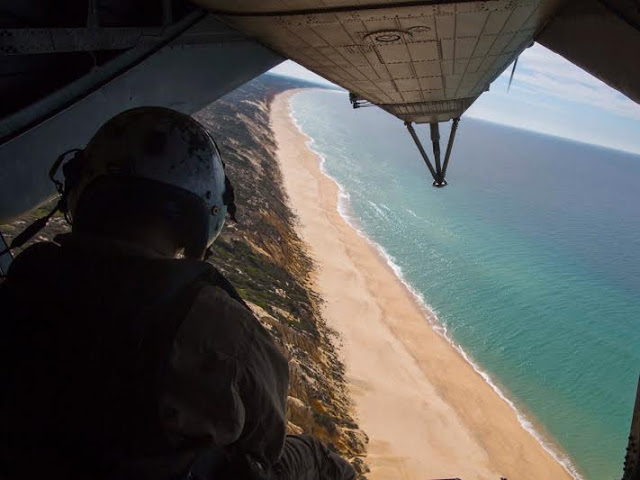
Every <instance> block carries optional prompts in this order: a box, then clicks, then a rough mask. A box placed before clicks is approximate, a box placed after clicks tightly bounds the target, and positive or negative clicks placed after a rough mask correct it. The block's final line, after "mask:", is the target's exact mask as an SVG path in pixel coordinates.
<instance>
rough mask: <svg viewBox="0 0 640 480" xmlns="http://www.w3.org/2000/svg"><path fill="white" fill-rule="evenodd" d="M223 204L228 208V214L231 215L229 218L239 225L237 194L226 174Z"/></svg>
mask: <svg viewBox="0 0 640 480" xmlns="http://www.w3.org/2000/svg"><path fill="white" fill-rule="evenodd" d="M222 203H224V204H225V206H226V207H227V213H228V214H229V218H230V219H231V220H232V221H233V222H234V223H238V219H237V218H236V212H237V211H238V208H237V207H236V194H235V191H234V189H233V185H232V184H231V180H229V177H227V175H226V174H225V176H224V193H223V194H222Z"/></svg>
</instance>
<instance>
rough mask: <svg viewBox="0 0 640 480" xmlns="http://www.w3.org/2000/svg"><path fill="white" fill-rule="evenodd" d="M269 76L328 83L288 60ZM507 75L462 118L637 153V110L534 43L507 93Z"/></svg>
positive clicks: (639, 147) (639, 145) (639, 146)
mask: <svg viewBox="0 0 640 480" xmlns="http://www.w3.org/2000/svg"><path fill="white" fill-rule="evenodd" d="M271 71H272V72H274V73H279V74H281V75H287V76H291V77H296V78H302V79H305V80H313V81H317V82H320V83H329V82H327V81H326V80H324V79H323V78H322V77H319V76H318V75H316V74H314V73H312V72H310V71H308V70H306V69H304V68H303V67H301V66H300V65H297V64H295V63H294V62H292V61H286V62H284V63H282V64H280V65H278V66H277V67H275V68H274V69H273V70H271ZM510 74H511V66H510V67H509V68H508V69H507V70H506V71H505V72H504V73H503V74H502V75H501V76H500V77H498V79H497V80H496V81H495V82H493V84H491V88H490V90H489V91H488V92H485V93H484V94H483V95H482V96H481V97H480V98H479V99H478V100H477V101H476V102H475V103H474V104H473V105H472V106H471V108H470V109H469V110H467V112H466V113H465V115H464V116H468V117H473V118H479V119H482V120H488V121H491V122H496V123H501V124H505V125H510V126H513V127H518V128H523V129H527V130H533V131H536V132H541V133H546V134H550V135H555V136H558V137H563V138H568V139H571V140H577V141H580V142H585V143H591V144H596V145H602V146H605V147H610V148H614V149H617V150H624V151H628V152H632V153H637V154H640V105H638V104H636V103H634V102H632V101H631V100H629V99H628V98H626V97H625V96H624V95H622V94H621V93H618V92H617V91H616V90H614V89H612V88H610V87H609V86H607V85H606V84H604V83H603V82H601V81H600V80H598V79H597V78H595V77H593V76H591V75H590V74H588V73H586V72H585V71H584V70H582V69H580V68H579V67H577V66H575V65H573V64H572V63H570V62H569V61H567V60H565V59H564V58H562V57H561V56H559V55H557V54H555V53H553V52H552V51H550V50H548V49H546V48H545V47H543V46H542V45H539V44H535V45H534V46H533V47H531V48H529V49H527V50H525V51H524V52H523V53H522V55H520V59H519V60H518V65H517V69H516V73H515V75H514V78H513V83H512V85H511V90H510V91H509V92H507V85H508V83H509V76H510ZM464 116H463V119H464Z"/></svg>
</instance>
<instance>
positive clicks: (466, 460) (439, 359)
mask: <svg viewBox="0 0 640 480" xmlns="http://www.w3.org/2000/svg"><path fill="white" fill-rule="evenodd" d="M293 93H295V92H292V91H289V92H285V93H283V94H280V95H279V96H278V97H276V99H275V100H274V102H273V104H272V106H271V109H272V110H271V127H272V129H273V131H274V134H275V138H276V141H277V143H278V159H279V163H280V168H281V170H282V174H283V181H284V186H285V190H286V192H287V194H288V196H289V204H290V206H291V208H292V210H293V211H294V212H295V213H296V214H297V215H298V217H299V220H300V224H299V227H298V229H299V233H300V234H301V237H302V238H303V239H304V241H305V242H306V243H307V245H308V248H309V253H310V255H311V256H312V258H313V259H314V260H315V262H316V264H317V269H316V274H315V282H316V289H317V291H318V293H319V294H320V296H321V297H322V298H323V299H324V301H325V304H324V309H323V313H324V317H325V319H326V321H327V323H328V324H329V326H330V327H332V328H333V329H335V330H336V331H337V332H338V334H339V335H340V339H341V340H340V341H341V348H340V352H341V356H342V359H343V361H344V363H345V366H346V375H347V381H348V383H349V386H350V389H351V396H352V399H353V402H354V409H355V416H356V418H357V419H358V422H359V425H360V427H361V428H362V429H363V430H364V431H365V432H366V433H367V435H369V438H370V443H369V447H368V456H367V459H366V461H367V463H368V464H369V466H370V467H371V473H370V474H369V478H370V479H371V480H379V479H394V480H395V479H420V480H426V479H436V478H454V477H459V478H461V479H463V480H472V479H483V480H484V479H487V480H490V479H495V480H499V479H500V478H501V477H506V478H508V479H509V480H555V479H570V478H572V477H571V476H570V475H569V474H568V473H567V472H566V470H565V469H564V468H563V467H562V466H561V465H560V464H559V463H558V462H557V461H556V460H555V459H554V458H553V457H552V456H551V455H550V454H549V453H548V452H547V451H545V450H544V448H543V447H542V446H541V445H540V443H539V442H538V441H537V440H536V439H535V438H534V437H533V436H532V435H531V434H530V433H529V432H528V431H526V430H525V429H524V428H523V427H522V425H521V424H520V423H519V421H518V419H517V417H516V414H515V412H514V411H513V409H512V408H511V407H510V406H509V405H508V404H507V403H506V402H505V401H504V400H503V399H501V398H500V397H499V396H498V394H497V393H496V392H495V391H494V390H493V389H492V388H491V386H490V385H489V384H488V383H487V382H486V381H485V380H484V379H483V378H482V377H481V376H480V375H479V374H478V373H477V372H476V371H475V370H474V369H473V367H472V366H471V365H470V364H469V363H468V362H467V361H466V360H465V359H464V358H463V357H462V355H461V354H460V353H459V352H458V351H457V350H456V349H455V348H454V347H453V346H452V345H451V344H450V343H449V342H448V341H447V340H446V339H444V338H443V337H441V336H440V335H439V334H438V333H436V332H435V331H434V329H433V328H432V327H431V325H430V323H429V321H428V318H427V313H426V312H425V311H424V309H423V308H421V306H420V305H419V304H418V302H417V301H416V299H415V297H414V296H413V295H412V294H411V293H410V292H409V291H408V290H407V288H406V287H405V286H404V285H403V284H402V282H401V281H400V279H399V278H398V277H397V276H396V274H395V273H394V272H393V270H392V269H391V268H390V267H389V265H388V264H387V263H386V261H385V259H384V258H383V257H382V256H381V255H380V253H379V252H378V251H377V250H376V249H375V248H374V247H373V246H372V245H371V244H370V243H369V242H368V241H367V240H366V239H365V238H363V237H362V236H360V235H359V234H358V233H357V232H356V231H355V230H354V229H353V228H352V227H351V226H349V224H347V223H346V221H345V220H344V219H343V218H342V217H341V216H340V214H339V213H338V211H337V202H338V186H337V185H336V183H335V182H334V181H333V180H331V179H330V178H329V177H327V176H326V175H324V174H323V173H322V171H321V170H320V164H319V158H318V156H317V155H316V154H314V153H313V152H312V151H311V150H309V149H308V148H307V146H306V142H307V140H308V139H307V137H306V136H304V135H303V134H302V133H300V131H299V130H298V128H297V127H296V125H295V124H294V123H293V121H292V120H291V118H290V116H289V98H290V96H291V95H292V94H293Z"/></svg>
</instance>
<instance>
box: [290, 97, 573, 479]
mask: <svg viewBox="0 0 640 480" xmlns="http://www.w3.org/2000/svg"><path fill="white" fill-rule="evenodd" d="M295 95H297V93H296V94H295ZM295 95H294V96H295ZM291 98H293V96H292V97H291ZM291 98H290V99H289V117H290V118H291V120H292V122H293V123H294V124H295V126H296V128H297V129H298V131H299V132H300V133H301V134H302V135H303V136H305V137H306V138H307V141H306V142H305V144H306V146H307V148H308V149H309V150H311V151H312V152H313V153H314V154H315V155H316V156H317V157H318V159H319V164H320V171H321V172H322V173H323V175H325V176H326V177H327V178H329V179H330V180H332V181H333V182H334V183H335V184H336V185H337V186H338V205H337V210H338V213H339V214H340V216H341V217H342V218H343V219H344V220H345V222H347V224H348V225H349V226H350V227H351V228H353V230H354V231H355V232H356V233H357V234H358V235H359V236H360V237H362V238H364V239H365V240H366V241H367V242H368V243H369V244H370V245H371V246H373V247H374V248H375V249H376V250H377V251H378V252H379V254H380V255H381V256H382V258H384V259H385V261H386V263H387V265H389V267H390V268H391V270H393V272H394V273H395V275H396V276H397V277H398V279H399V280H400V282H401V283H402V284H403V285H404V287H405V288H406V289H407V290H408V291H409V292H410V293H411V295H412V296H413V297H414V298H415V300H416V301H417V303H418V305H420V307H421V309H422V310H423V312H424V314H425V317H426V319H427V321H428V322H429V325H430V326H431V327H432V328H433V329H434V331H435V332H437V333H438V334H439V335H440V336H441V337H442V338H444V339H445V340H446V341H447V342H448V343H449V344H450V345H451V346H452V347H453V348H454V349H455V350H456V351H457V352H458V353H459V354H460V355H461V356H462V358H464V359H465V361H466V362H467V363H469V365H471V367H472V368H473V369H474V371H475V372H476V373H477V374H478V375H480V376H481V377H482V378H483V379H484V381H485V382H487V384H489V386H490V387H491V389H492V390H493V391H494V392H495V393H496V394H497V395H498V396H499V397H500V399H502V401H504V402H505V403H506V404H507V405H508V406H509V407H510V408H511V409H512V410H513V411H514V413H515V414H516V417H517V419H518V422H519V423H520V425H521V426H522V428H523V429H524V430H526V431H527V432H528V433H529V434H530V435H532V436H533V437H534V438H535V439H536V441H537V442H538V443H539V444H540V445H541V446H542V448H543V449H544V450H545V451H546V452H547V453H548V454H549V455H551V457H552V458H553V459H554V460H555V461H556V462H558V463H559V464H560V465H561V466H562V467H563V468H564V469H565V471H566V472H567V473H568V474H569V475H571V476H572V477H573V478H574V479H575V480H584V479H583V477H582V476H581V475H580V473H579V472H578V470H577V468H576V467H575V465H573V462H572V461H571V459H570V458H569V457H568V455H566V454H565V453H562V452H561V450H560V448H559V447H558V446H557V445H555V444H554V443H553V442H551V441H550V440H548V439H546V438H544V437H543V436H542V434H540V432H538V431H537V430H536V429H535V426H534V424H533V422H531V420H529V419H528V418H527V416H526V415H525V414H524V413H523V412H522V411H520V410H519V409H518V407H517V406H516V404H515V403H514V402H513V401H511V400H510V399H509V398H508V397H507V395H506V394H505V393H504V391H503V390H502V389H501V388H500V387H499V386H498V385H497V384H496V382H495V381H494V380H493V379H492V378H491V375H489V373H487V372H486V371H485V370H483V369H482V368H481V367H480V365H479V364H478V363H476V361H475V360H474V359H473V358H472V357H471V356H470V355H469V354H468V353H467V352H466V351H465V350H464V349H463V348H462V346H460V345H459V344H458V343H456V342H455V340H454V339H453V338H452V337H451V336H450V335H449V332H448V331H447V326H446V324H445V323H444V322H441V321H440V319H439V318H438V315H437V312H436V311H435V309H434V308H433V307H432V306H431V305H429V304H428V303H427V302H426V300H425V299H424V296H423V295H422V294H421V293H420V292H419V291H417V290H416V289H415V288H414V287H413V286H412V285H411V284H410V283H409V282H408V281H407V280H406V279H405V277H404V274H403V272H402V268H401V267H400V266H399V265H398V264H397V263H396V262H395V259H394V258H393V257H392V256H391V255H390V254H389V253H388V252H387V251H386V250H385V249H384V247H383V246H382V245H380V244H378V243H376V242H375V241H373V240H372V239H371V238H369V236H368V235H367V234H365V233H364V232H363V231H362V229H361V228H360V226H359V225H358V224H357V223H358V222H357V219H355V218H354V216H353V215H352V214H350V213H349V212H351V211H352V209H351V207H350V203H349V202H350V199H351V196H350V195H349V192H347V191H346V190H345V189H344V187H343V186H342V185H341V184H340V182H338V181H337V180H336V179H335V178H334V177H332V176H331V175H330V174H329V173H327V171H326V168H325V165H326V158H325V157H324V155H323V154H322V153H321V152H320V151H319V150H318V148H317V143H316V141H315V140H314V139H313V138H312V137H311V136H309V135H307V133H306V132H305V131H304V130H303V129H302V127H301V125H300V123H299V122H298V120H297V119H296V117H295V114H294V112H293V108H292V106H291ZM369 203H371V204H372V205H373V206H375V204H374V203H373V202H369ZM385 207H386V206H385ZM386 208H387V210H388V207H386ZM376 210H377V211H379V212H380V213H382V214H383V215H384V213H383V212H382V211H380V209H379V208H377V206H376ZM408 212H409V213H410V214H411V215H413V216H414V217H416V218H419V216H418V215H417V214H416V213H415V212H414V211H412V210H410V209H408Z"/></svg>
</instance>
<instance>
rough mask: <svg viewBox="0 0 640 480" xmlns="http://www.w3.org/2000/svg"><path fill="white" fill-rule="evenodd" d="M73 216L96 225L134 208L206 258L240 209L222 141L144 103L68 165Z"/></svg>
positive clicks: (69, 205)
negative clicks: (222, 153)
mask: <svg viewBox="0 0 640 480" xmlns="http://www.w3.org/2000/svg"><path fill="white" fill-rule="evenodd" d="M64 174H65V185H64V190H65V191H67V192H68V196H67V201H66V210H67V213H68V216H69V217H70V220H71V221H72V222H73V224H74V229H75V228H76V224H79V225H81V226H83V228H86V226H87V225H91V229H92V230H94V231H95V230H96V228H97V229H99V228H100V225H104V224H106V223H109V222H108V220H109V218H107V217H109V216H111V217H113V218H111V220H112V222H111V224H115V222H117V221H118V218H116V217H118V216H119V217H120V218H124V217H127V216H130V215H132V214H136V215H141V214H142V215H149V216H151V215H154V216H156V217H162V218H163V219H165V220H166V221H167V222H169V224H170V225H171V228H172V229H173V230H175V232H176V234H177V236H178V237H179V239H180V242H182V244H183V245H182V246H183V247H184V250H185V255H186V256H191V257H200V256H202V254H203V253H204V251H205V250H206V248H208V247H209V246H210V245H211V244H212V243H213V241H214V240H215V238H216V237H217V236H218V234H219V233H220V231H221V230H222V226H223V224H224V221H225V217H226V214H227V211H228V210H229V213H230V214H231V216H232V218H233V214H234V212H235V205H234V198H233V188H232V187H231V184H230V182H229V180H228V179H227V178H226V176H225V171H224V164H223V162H222V159H221V157H220V151H219V150H218V147H217V145H216V143H215V141H214V140H213V138H212V137H211V135H209V133H208V132H207V130H206V128H205V127H204V126H202V125H201V124H200V123H199V122H197V121H196V120H194V119H193V118H191V117H190V116H188V115H185V114H183V113H180V112H177V111H174V110H171V109H168V108H162V107H139V108H134V109H131V110H127V111H125V112H122V113H120V114H118V115H116V116H115V117H113V118H112V119H111V120H109V121H108V122H106V123H105V124H104V125H103V126H102V127H101V128H100V129H99V130H98V131H97V133H96V134H95V135H94V136H93V138H92V139H91V140H90V141H89V143H88V145H87V147H86V148H85V149H84V150H82V151H80V153H79V154H77V155H76V158H74V159H73V161H72V162H68V164H67V165H65V167H64Z"/></svg>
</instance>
